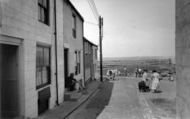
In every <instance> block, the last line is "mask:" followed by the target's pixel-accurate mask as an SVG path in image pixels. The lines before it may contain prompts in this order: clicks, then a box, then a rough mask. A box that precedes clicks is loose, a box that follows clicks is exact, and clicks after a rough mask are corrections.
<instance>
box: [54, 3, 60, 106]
mask: <svg viewBox="0 0 190 119" xmlns="http://www.w3.org/2000/svg"><path fill="white" fill-rule="evenodd" d="M56 13H57V8H56V0H54V23H55V24H54V25H55V32H54V34H55V76H56V78H55V81H56V104H57V105H59V96H58V94H59V93H58V66H57V65H58V63H57V14H56Z"/></svg>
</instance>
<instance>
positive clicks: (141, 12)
mask: <svg viewBox="0 0 190 119" xmlns="http://www.w3.org/2000/svg"><path fill="white" fill-rule="evenodd" d="M71 1H72V2H73V4H74V5H75V6H76V8H77V9H78V10H79V12H80V13H81V15H82V16H83V17H84V20H85V22H84V36H85V37H86V38H87V39H89V40H90V41H92V42H93V43H95V44H97V45H99V37H98V36H99V34H98V26H97V20H96V19H95V17H94V15H93V12H92V11H91V9H90V6H89V4H88V2H87V1H88V0H71ZM94 2H95V4H96V8H97V10H98V13H99V15H101V16H102V17H103V19H104V26H103V32H104V34H103V41H102V43H103V57H133V56H174V55H175V0H94Z"/></svg>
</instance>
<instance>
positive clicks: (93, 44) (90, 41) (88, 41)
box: [83, 37, 98, 47]
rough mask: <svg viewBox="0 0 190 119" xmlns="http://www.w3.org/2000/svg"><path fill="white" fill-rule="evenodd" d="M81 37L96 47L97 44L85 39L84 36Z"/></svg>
mask: <svg viewBox="0 0 190 119" xmlns="http://www.w3.org/2000/svg"><path fill="white" fill-rule="evenodd" d="M83 39H84V40H85V41H87V42H88V43H90V44H91V45H93V46H95V47H98V45H96V44H94V43H92V42H91V41H89V40H88V39H86V38H85V37H83Z"/></svg>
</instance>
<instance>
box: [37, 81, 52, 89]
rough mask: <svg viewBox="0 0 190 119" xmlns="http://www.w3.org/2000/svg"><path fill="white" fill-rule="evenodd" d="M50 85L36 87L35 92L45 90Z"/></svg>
mask: <svg viewBox="0 0 190 119" xmlns="http://www.w3.org/2000/svg"><path fill="white" fill-rule="evenodd" d="M50 85H51V84H50V83H48V84H43V85H41V86H37V87H36V90H37V91H41V90H43V89H44V88H47V87H50Z"/></svg>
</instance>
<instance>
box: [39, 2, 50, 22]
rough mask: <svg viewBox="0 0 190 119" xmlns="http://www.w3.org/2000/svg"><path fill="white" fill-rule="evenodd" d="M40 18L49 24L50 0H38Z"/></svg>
mask: <svg viewBox="0 0 190 119" xmlns="http://www.w3.org/2000/svg"><path fill="white" fill-rule="evenodd" d="M38 20H39V21H40V22H42V23H44V24H47V25H48V24H49V0H38Z"/></svg>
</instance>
